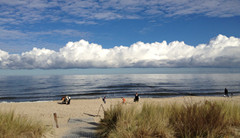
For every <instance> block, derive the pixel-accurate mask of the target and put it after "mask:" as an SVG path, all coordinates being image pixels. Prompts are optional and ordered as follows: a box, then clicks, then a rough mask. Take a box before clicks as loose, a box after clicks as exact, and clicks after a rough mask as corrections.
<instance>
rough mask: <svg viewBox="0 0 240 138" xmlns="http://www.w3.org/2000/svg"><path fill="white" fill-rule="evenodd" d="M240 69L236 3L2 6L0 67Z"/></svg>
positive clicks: (100, 1) (77, 0) (191, 0)
mask: <svg viewBox="0 0 240 138" xmlns="http://www.w3.org/2000/svg"><path fill="white" fill-rule="evenodd" d="M133 67H137V68H161V67H231V68H233V67H237V68H239V67H240V1H239V0H108V1H107V0H97V1H96V0H86V1H85V0H71V1H68V0H0V68H1V69H72V68H133Z"/></svg>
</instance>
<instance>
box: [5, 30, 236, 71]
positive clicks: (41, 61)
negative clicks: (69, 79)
mask: <svg viewBox="0 0 240 138" xmlns="http://www.w3.org/2000/svg"><path fill="white" fill-rule="evenodd" d="M124 67H129V68H132V67H140V68H149V67H240V38H235V37H226V36H224V35H218V36H217V37H216V38H214V39H212V40H210V41H209V43H208V44H199V45H197V46H196V47H194V46H190V45H187V44H185V43H184V42H179V41H173V42H170V43H167V42H166V41H163V42H155V43H143V42H137V43H134V44H132V45H131V46H129V47H127V46H116V47H114V48H111V49H104V48H102V46H101V45H98V44H94V43H89V42H87V41H85V40H80V41H78V42H68V43H67V44H66V46H65V47H63V48H61V49H59V51H54V50H49V49H45V48H43V49H39V48H33V49H32V50H31V51H28V52H24V53H21V54H9V53H8V52H6V51H3V50H0V68H2V69H68V68H124Z"/></svg>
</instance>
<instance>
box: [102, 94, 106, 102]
mask: <svg viewBox="0 0 240 138" xmlns="http://www.w3.org/2000/svg"><path fill="white" fill-rule="evenodd" d="M102 100H103V102H104V103H105V104H106V96H104V97H103V98H102Z"/></svg>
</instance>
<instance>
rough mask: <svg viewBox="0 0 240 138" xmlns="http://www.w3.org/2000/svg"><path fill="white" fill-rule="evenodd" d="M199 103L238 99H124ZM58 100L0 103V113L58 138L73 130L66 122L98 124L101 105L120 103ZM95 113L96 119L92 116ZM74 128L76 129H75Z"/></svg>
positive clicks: (239, 98) (101, 113)
mask: <svg viewBox="0 0 240 138" xmlns="http://www.w3.org/2000/svg"><path fill="white" fill-rule="evenodd" d="M201 100H231V101H236V102H238V101H240V96H235V97H232V98H226V97H195V96H191V97H190V96H183V97H171V98H141V99H140V101H139V102H138V103H134V102H133V98H127V99H126V105H131V104H138V105H139V106H141V105H142V104H143V103H144V102H157V103H159V104H163V105H164V104H171V103H174V102H177V103H184V102H189V101H191V102H198V101H201ZM58 102H60V101H47V102H20V103H0V110H2V111H8V110H14V111H15V113H17V114H21V115H23V116H27V117H30V118H33V119H35V120H39V121H42V122H43V123H44V124H45V125H48V126H50V127H53V132H52V134H47V136H46V137H54V138H60V137H64V136H66V135H67V134H68V133H69V132H70V131H71V129H74V125H69V120H72V119H89V118H90V119H91V118H92V119H93V120H94V122H96V123H97V122H98V121H99V120H100V118H101V117H103V110H102V108H101V109H100V111H99V108H100V105H101V104H102V105H103V107H104V109H105V110H106V109H107V108H109V107H110V105H115V104H117V103H121V102H122V100H121V98H116V99H106V104H104V103H103V101H102V99H72V100H71V104H70V105H65V104H58ZM98 112H99V115H100V116H98V117H97V116H96V115H97V114H98ZM54 113H56V114H57V120H58V125H59V128H56V123H55V121H54V115H53V114H54ZM75 127H77V126H75Z"/></svg>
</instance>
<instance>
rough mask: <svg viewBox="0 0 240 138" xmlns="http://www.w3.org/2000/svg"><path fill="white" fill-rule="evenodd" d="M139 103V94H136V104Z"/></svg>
mask: <svg viewBox="0 0 240 138" xmlns="http://www.w3.org/2000/svg"><path fill="white" fill-rule="evenodd" d="M138 101H139V95H138V93H137V92H136V94H135V98H134V102H138Z"/></svg>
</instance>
